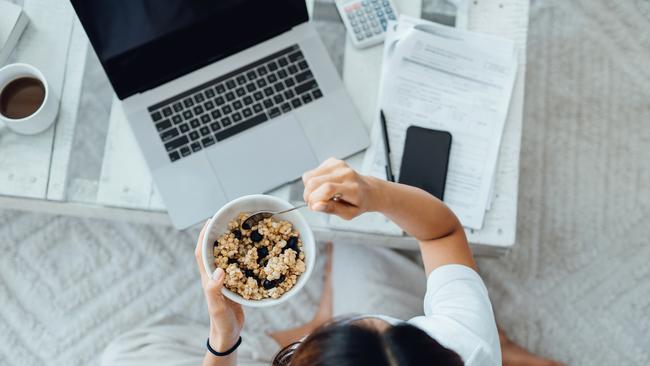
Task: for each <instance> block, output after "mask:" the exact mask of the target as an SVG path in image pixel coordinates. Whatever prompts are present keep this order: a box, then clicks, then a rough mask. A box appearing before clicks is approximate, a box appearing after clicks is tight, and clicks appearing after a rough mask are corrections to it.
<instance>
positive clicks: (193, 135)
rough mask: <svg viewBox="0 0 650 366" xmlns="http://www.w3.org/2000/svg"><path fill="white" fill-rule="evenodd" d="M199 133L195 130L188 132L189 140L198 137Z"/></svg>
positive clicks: (194, 139)
mask: <svg viewBox="0 0 650 366" xmlns="http://www.w3.org/2000/svg"><path fill="white" fill-rule="evenodd" d="M199 137H200V136H199V133H198V132H197V131H192V132H190V140H192V141H196V140H198V139H199Z"/></svg>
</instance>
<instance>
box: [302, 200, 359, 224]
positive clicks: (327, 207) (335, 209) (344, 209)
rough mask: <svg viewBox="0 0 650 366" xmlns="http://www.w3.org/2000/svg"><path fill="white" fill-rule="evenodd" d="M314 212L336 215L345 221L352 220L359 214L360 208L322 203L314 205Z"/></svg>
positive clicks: (343, 204)
mask: <svg viewBox="0 0 650 366" xmlns="http://www.w3.org/2000/svg"><path fill="white" fill-rule="evenodd" d="M313 210H314V211H318V212H324V213H328V214H332V215H336V216H339V217H341V218H342V219H345V220H350V219H352V218H354V217H356V216H357V215H358V214H359V207H357V206H354V205H351V204H348V203H345V202H334V201H325V202H323V201H320V202H318V203H316V204H315V205H314V208H313Z"/></svg>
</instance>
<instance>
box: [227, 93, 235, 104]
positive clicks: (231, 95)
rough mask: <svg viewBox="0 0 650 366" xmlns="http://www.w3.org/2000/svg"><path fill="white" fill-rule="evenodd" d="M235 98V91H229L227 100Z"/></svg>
mask: <svg viewBox="0 0 650 366" xmlns="http://www.w3.org/2000/svg"><path fill="white" fill-rule="evenodd" d="M233 99H235V93H233V92H228V93H226V100H227V101H229V102H230V101H231V100H233Z"/></svg>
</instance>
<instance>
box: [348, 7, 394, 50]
mask: <svg viewBox="0 0 650 366" xmlns="http://www.w3.org/2000/svg"><path fill="white" fill-rule="evenodd" d="M336 7H337V8H338V9H339V13H340V14H341V18H343V23H345V27H346V28H347V30H348V35H349V36H350V39H351V40H352V44H353V45H354V46H355V47H357V48H365V47H369V46H372V45H375V44H377V43H381V42H383V40H384V36H385V34H386V25H387V23H388V21H389V20H396V19H397V8H396V7H395V4H393V2H392V1H391V0H336Z"/></svg>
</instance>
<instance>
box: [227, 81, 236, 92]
mask: <svg viewBox="0 0 650 366" xmlns="http://www.w3.org/2000/svg"><path fill="white" fill-rule="evenodd" d="M236 86H237V84H235V81H234V80H232V79H230V80H228V81H226V87H227V88H228V90H232V89H234V88H235V87H236Z"/></svg>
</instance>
